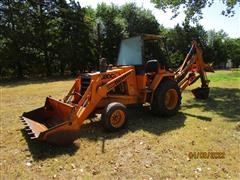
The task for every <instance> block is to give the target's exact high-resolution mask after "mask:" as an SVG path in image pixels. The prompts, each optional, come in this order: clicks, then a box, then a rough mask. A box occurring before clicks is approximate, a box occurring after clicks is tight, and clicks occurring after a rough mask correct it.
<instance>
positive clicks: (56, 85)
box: [0, 71, 240, 179]
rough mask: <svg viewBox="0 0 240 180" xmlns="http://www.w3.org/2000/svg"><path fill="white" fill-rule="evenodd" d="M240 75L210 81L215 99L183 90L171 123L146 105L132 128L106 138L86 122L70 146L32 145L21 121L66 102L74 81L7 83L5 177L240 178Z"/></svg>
mask: <svg viewBox="0 0 240 180" xmlns="http://www.w3.org/2000/svg"><path fill="white" fill-rule="evenodd" d="M239 77H240V71H234V72H232V71H217V72H216V73H214V74H210V75H209V79H210V80H211V92H210V98H209V99H208V100H207V101H203V100H195V99H194V98H193V96H192V95H191V92H190V89H193V88H195V87H197V86H199V84H195V85H194V86H193V87H189V90H186V91H184V93H183V100H182V108H181V110H180V112H179V113H178V114H177V115H176V116H174V117H171V118H158V117H156V116H153V115H152V114H151V113H150V112H149V111H148V107H143V108H141V109H130V110H129V122H128V128H126V129H124V130H122V131H120V132H117V133H107V132H105V131H104V129H103V128H102V124H101V122H99V121H94V122H93V123H90V124H86V125H84V126H83V127H82V129H81V131H80V132H79V139H77V140H76V141H75V143H74V144H73V145H71V146H69V147H54V146H51V145H47V144H43V143H37V142H34V141H30V140H29V139H28V137H27V136H26V134H25V132H24V131H23V130H22V129H23V126H22V124H21V123H20V122H19V121H18V116H19V115H21V114H22V112H24V111H29V110H32V109H34V108H37V107H39V106H42V105H43V103H44V99H45V97H46V96H48V95H49V94H51V95H52V96H54V97H56V98H62V97H63V96H64V95H65V94H66V93H67V91H68V89H69V88H70V87H71V85H72V83H73V79H71V80H69V79H68V80H59V81H56V82H55V81H41V82H36V81H34V82H29V81H24V82H18V83H4V84H1V89H0V93H1V96H0V98H1V99H0V102H1V104H0V105H1V109H0V114H1V133H0V137H1V138H0V150H1V155H0V175H1V179H52V178H55V179H75V178H77V179H92V178H94V179H183V178H190V179H194V178H200V179H215V178H219V179H238V178H239V176H240V174H239V172H240V171H239V170H240V169H239V141H240V138H239V134H240V132H239V129H238V128H237V123H239V120H240V113H239V112H240V106H239V104H240V79H239ZM189 152H224V153H225V158H224V159H190V158H189V157H188V154H189Z"/></svg>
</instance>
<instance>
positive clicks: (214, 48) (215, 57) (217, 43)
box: [206, 30, 228, 65]
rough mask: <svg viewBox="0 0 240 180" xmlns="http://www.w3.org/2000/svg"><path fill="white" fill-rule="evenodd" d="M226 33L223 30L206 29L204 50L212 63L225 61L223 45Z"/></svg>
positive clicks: (225, 51)
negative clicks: (206, 46)
mask: <svg viewBox="0 0 240 180" xmlns="http://www.w3.org/2000/svg"><path fill="white" fill-rule="evenodd" d="M226 38H227V34H226V33H225V32H224V31H219V32H215V31H214V30H211V31H208V39H207V41H206V42H207V45H208V49H207V51H206V54H207V57H208V59H209V60H210V61H211V62H214V65H219V64H221V63H226V62H227V60H228V53H227V49H226V45H225V40H226Z"/></svg>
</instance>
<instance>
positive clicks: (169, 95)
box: [164, 89, 178, 110]
mask: <svg viewBox="0 0 240 180" xmlns="http://www.w3.org/2000/svg"><path fill="white" fill-rule="evenodd" d="M177 102H178V94H177V91H176V90H175V89H169V90H168V91H167V92H166V94H165V100H164V103H165V107H166V108H167V109H168V110H172V109H174V108H175V107H176V105H177Z"/></svg>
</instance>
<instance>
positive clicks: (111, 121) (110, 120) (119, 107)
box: [101, 102, 127, 132]
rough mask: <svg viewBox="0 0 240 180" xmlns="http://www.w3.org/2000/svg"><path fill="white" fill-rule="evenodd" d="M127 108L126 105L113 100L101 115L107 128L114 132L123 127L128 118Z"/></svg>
mask: <svg viewBox="0 0 240 180" xmlns="http://www.w3.org/2000/svg"><path fill="white" fill-rule="evenodd" d="M126 109H127V108H126V106H125V105H123V104H122V103H118V102H113V103H110V104H108V105H107V106H106V107H105V109H104V111H103V113H102V117H101V119H102V121H103V122H104V127H105V129H107V130H108V131H112V132H113V131H117V130H119V129H121V128H123V127H124V126H125V124H126V119H127V117H126V114H127V113H126Z"/></svg>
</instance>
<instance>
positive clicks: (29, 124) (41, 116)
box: [20, 97, 77, 145]
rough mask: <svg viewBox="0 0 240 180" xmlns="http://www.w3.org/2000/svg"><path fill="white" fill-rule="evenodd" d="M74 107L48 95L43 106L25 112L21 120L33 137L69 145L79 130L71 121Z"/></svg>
mask: <svg viewBox="0 0 240 180" xmlns="http://www.w3.org/2000/svg"><path fill="white" fill-rule="evenodd" d="M72 109H73V106H71V105H69V104H66V103H63V102H61V101H57V100H55V99H52V98H50V97H47V99H46V102H45V105H44V106H43V107H41V108H38V109H35V110H32V111H30V112H25V113H23V114H22V116H21V117H20V120H21V121H22V122H23V124H24V125H25V126H26V128H25V129H26V131H27V133H28V134H29V135H30V138H31V139H36V140H41V141H46V142H48V143H51V144H57V145H67V144H70V143H72V142H73V141H74V140H75V136H76V131H77V129H76V128H74V127H73V126H72V122H71V121H70V115H71V112H72Z"/></svg>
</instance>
